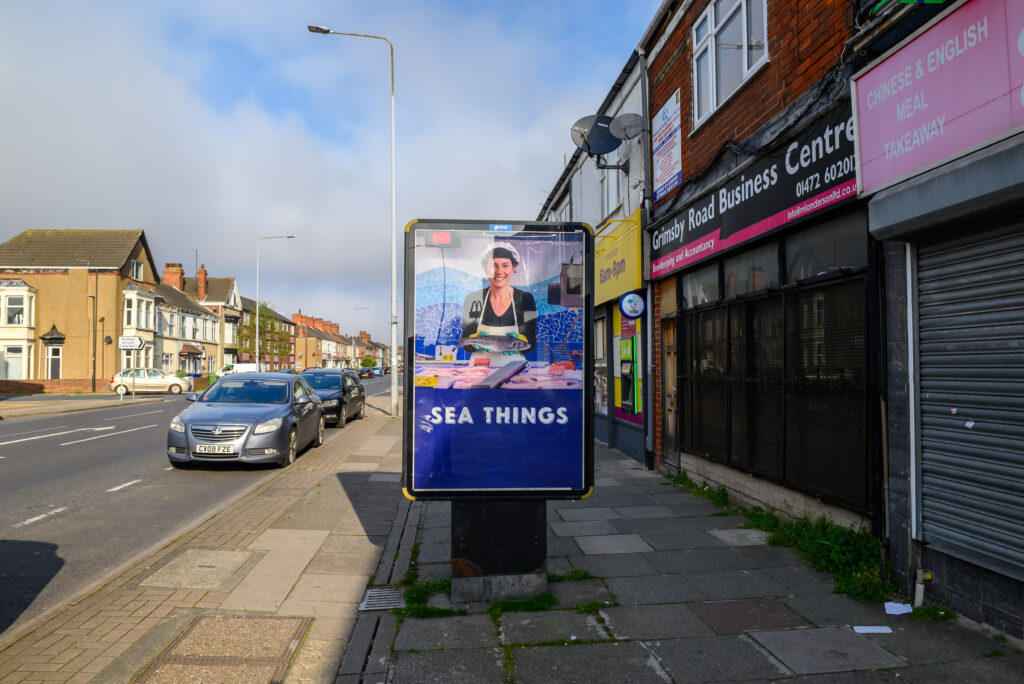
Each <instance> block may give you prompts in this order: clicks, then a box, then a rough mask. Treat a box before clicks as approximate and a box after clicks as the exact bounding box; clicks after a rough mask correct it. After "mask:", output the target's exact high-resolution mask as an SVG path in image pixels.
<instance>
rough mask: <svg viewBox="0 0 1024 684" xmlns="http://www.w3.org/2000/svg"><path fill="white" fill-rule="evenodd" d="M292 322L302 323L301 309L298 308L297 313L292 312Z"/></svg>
mask: <svg viewBox="0 0 1024 684" xmlns="http://www.w3.org/2000/svg"><path fill="white" fill-rule="evenodd" d="M292 323H294V324H296V325H301V324H302V309H299V313H294V314H292Z"/></svg>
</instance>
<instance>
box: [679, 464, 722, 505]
mask: <svg viewBox="0 0 1024 684" xmlns="http://www.w3.org/2000/svg"><path fill="white" fill-rule="evenodd" d="M669 482H671V483H672V485H673V486H675V487H679V488H680V489H685V490H686V491H688V492H690V493H691V494H694V495H695V496H699V497H700V498H702V499H707V500H708V501H710V502H711V503H713V504H714V505H715V506H717V507H718V508H725V507H726V506H728V505H729V492H727V491H726V490H725V487H718V488H717V489H712V488H711V485H709V484H708V483H707V482H705V483H703V484H697V483H696V482H694V481H693V480H691V479H690V477H689V475H687V474H686V472H685V471H683V472H680V473H676V474H675V475H673V476H672V477H671V478H669Z"/></svg>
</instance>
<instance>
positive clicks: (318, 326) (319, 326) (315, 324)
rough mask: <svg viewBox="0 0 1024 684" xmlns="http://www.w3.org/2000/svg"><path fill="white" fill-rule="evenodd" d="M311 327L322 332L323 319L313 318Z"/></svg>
mask: <svg viewBox="0 0 1024 684" xmlns="http://www.w3.org/2000/svg"><path fill="white" fill-rule="evenodd" d="M313 327H314V328H316V329H317V330H323V329H324V319H322V318H314V319H313Z"/></svg>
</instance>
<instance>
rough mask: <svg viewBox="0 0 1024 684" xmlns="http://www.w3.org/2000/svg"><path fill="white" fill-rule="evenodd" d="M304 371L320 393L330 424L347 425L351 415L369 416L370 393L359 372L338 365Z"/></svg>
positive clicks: (303, 374) (314, 389)
mask: <svg viewBox="0 0 1024 684" xmlns="http://www.w3.org/2000/svg"><path fill="white" fill-rule="evenodd" d="M300 375H301V376H302V377H303V378H305V379H306V380H307V381H308V382H309V384H310V386H311V387H312V388H313V391H314V392H316V394H317V396H318V397H320V402H321V403H322V404H323V407H324V417H325V418H326V419H327V422H328V424H332V425H337V426H338V427H344V426H345V423H346V422H348V420H349V419H350V418H360V419H361V418H364V417H365V416H366V393H365V391H364V390H363V383H361V382H359V377H358V376H357V375H356V374H355V372H353V371H350V370H341V369H338V368H310V369H308V370H304V371H302V373H300Z"/></svg>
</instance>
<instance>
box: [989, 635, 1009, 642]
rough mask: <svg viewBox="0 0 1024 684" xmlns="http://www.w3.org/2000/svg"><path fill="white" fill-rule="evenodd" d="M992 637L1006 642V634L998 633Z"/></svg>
mask: <svg viewBox="0 0 1024 684" xmlns="http://www.w3.org/2000/svg"><path fill="white" fill-rule="evenodd" d="M992 638H993V639H995V640H996V641H998V642H999V643H1001V644H1005V643H1006V635H1005V634H996V635H995V636H994V637H992Z"/></svg>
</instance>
